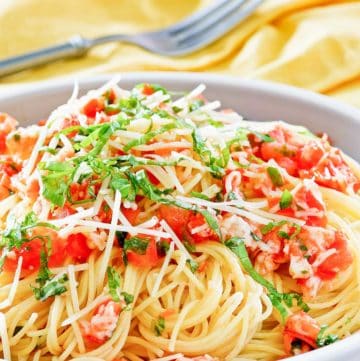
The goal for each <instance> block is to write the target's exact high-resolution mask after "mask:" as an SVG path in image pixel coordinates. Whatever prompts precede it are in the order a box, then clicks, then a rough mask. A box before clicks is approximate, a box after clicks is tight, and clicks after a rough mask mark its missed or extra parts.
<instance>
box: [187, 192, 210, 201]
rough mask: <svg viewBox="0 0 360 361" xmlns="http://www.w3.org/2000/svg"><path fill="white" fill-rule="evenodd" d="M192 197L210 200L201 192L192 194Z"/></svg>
mask: <svg viewBox="0 0 360 361" xmlns="http://www.w3.org/2000/svg"><path fill="white" fill-rule="evenodd" d="M190 195H191V196H192V197H195V198H200V199H205V200H206V201H209V200H210V198H209V197H208V196H206V195H205V194H203V193H200V192H191V193H190Z"/></svg>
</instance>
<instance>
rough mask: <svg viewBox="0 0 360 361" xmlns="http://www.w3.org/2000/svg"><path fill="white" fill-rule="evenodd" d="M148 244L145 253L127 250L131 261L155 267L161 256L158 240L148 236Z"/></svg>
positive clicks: (137, 264) (138, 265)
mask: <svg viewBox="0 0 360 361" xmlns="http://www.w3.org/2000/svg"><path fill="white" fill-rule="evenodd" d="M148 241H149V243H148V246H147V248H146V252H145V254H137V253H135V252H133V251H128V252H127V258H128V261H129V263H131V264H132V265H134V266H137V267H141V268H144V267H154V266H156V265H157V264H158V261H159V256H158V253H157V247H156V241H155V239H153V238H150V239H149V238H148Z"/></svg>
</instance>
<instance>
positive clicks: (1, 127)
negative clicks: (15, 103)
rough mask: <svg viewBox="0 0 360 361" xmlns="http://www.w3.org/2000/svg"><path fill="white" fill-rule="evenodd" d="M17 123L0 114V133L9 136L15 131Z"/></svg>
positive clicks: (9, 117)
mask: <svg viewBox="0 0 360 361" xmlns="http://www.w3.org/2000/svg"><path fill="white" fill-rule="evenodd" d="M17 125H18V122H17V121H16V119H15V118H13V117H12V116H10V115H9V114H6V113H0V133H4V134H9V133H11V132H12V131H14V130H15V129H16V127H17Z"/></svg>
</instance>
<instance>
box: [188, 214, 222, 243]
mask: <svg viewBox="0 0 360 361" xmlns="http://www.w3.org/2000/svg"><path fill="white" fill-rule="evenodd" d="M187 229H188V232H189V234H190V237H191V238H192V240H193V241H194V242H195V243H201V242H206V241H217V240H218V239H219V237H218V236H217V235H216V233H215V232H214V231H213V230H212V229H211V228H210V226H209V225H208V224H207V222H206V220H205V218H204V216H203V215H202V214H200V213H196V214H192V215H191V216H190V219H189V221H188V223H187Z"/></svg>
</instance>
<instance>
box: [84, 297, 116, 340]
mask: <svg viewBox="0 0 360 361" xmlns="http://www.w3.org/2000/svg"><path fill="white" fill-rule="evenodd" d="M120 312H121V306H120V304H119V303H117V302H114V301H112V300H107V301H105V302H104V303H102V304H100V305H99V306H98V307H97V308H96V309H95V310H94V313H93V315H92V317H91V319H90V320H89V321H87V320H82V321H80V328H81V333H82V335H83V337H84V339H85V340H86V341H87V343H88V344H90V345H93V346H99V345H101V344H103V343H104V342H106V341H107V340H108V339H109V338H110V337H111V335H112V333H113V332H114V330H115V328H116V325H117V322H118V319H119V314H120Z"/></svg>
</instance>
